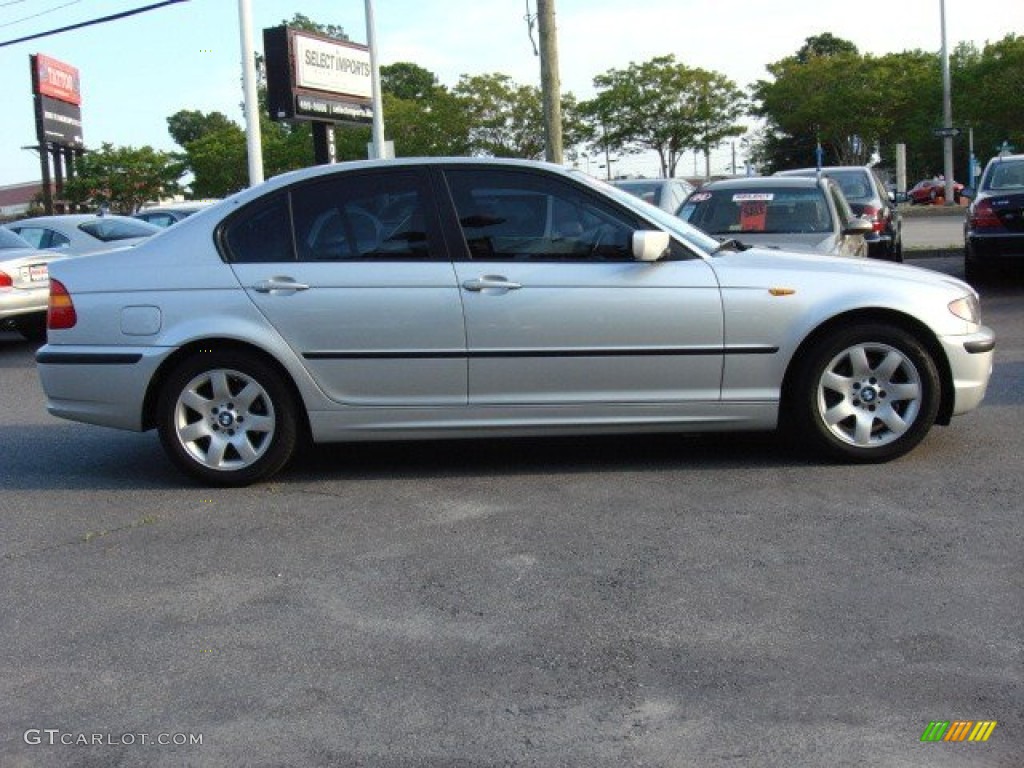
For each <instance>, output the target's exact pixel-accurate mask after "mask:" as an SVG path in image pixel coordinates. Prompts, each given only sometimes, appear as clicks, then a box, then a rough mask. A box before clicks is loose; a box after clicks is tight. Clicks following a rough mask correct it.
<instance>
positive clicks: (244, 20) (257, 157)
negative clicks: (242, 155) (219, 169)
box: [238, 0, 263, 186]
mask: <svg viewBox="0 0 1024 768" xmlns="http://www.w3.org/2000/svg"><path fill="white" fill-rule="evenodd" d="M238 29H239V35H240V37H241V48H242V91H243V93H244V98H245V145H246V152H247V154H248V157H249V186H255V185H256V184H259V183H260V182H262V181H263V142H262V141H261V137H260V116H259V103H258V101H257V99H256V61H255V59H254V58H253V46H252V8H251V6H250V2H249V0H238Z"/></svg>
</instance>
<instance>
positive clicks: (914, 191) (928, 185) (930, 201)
mask: <svg viewBox="0 0 1024 768" xmlns="http://www.w3.org/2000/svg"><path fill="white" fill-rule="evenodd" d="M963 188H964V185H963V184H961V183H960V182H958V181H954V182H953V202H955V203H959V202H960V192H961V191H962V190H963ZM945 196H946V182H945V180H944V179H924V180H923V181H919V182H917V184H915V185H914V186H913V187H911V188H910V189H909V190H907V199H908V200H909V201H910V202H911V203H913V204H914V205H935V201H936V200H937V199H939V198H945Z"/></svg>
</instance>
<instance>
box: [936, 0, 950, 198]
mask: <svg viewBox="0 0 1024 768" xmlns="http://www.w3.org/2000/svg"><path fill="white" fill-rule="evenodd" d="M939 15H940V17H941V19H942V129H943V134H942V168H943V173H944V175H945V177H946V189H945V199H946V205H953V100H952V96H951V86H950V78H949V50H948V49H947V48H946V0H939Z"/></svg>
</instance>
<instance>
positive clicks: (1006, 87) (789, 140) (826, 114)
mask: <svg viewBox="0 0 1024 768" xmlns="http://www.w3.org/2000/svg"><path fill="white" fill-rule="evenodd" d="M767 70H768V72H769V74H770V75H771V76H772V79H771V80H762V81H759V82H757V83H755V84H754V86H753V87H752V97H753V100H754V102H755V104H756V107H755V110H754V113H755V114H756V115H758V116H760V117H763V118H764V120H765V125H764V128H763V129H762V130H761V131H760V133H759V135H758V138H757V140H756V141H755V142H754V145H753V147H752V154H753V159H754V161H755V162H756V163H758V164H759V165H761V166H762V168H763V169H764V170H765V171H767V172H770V171H773V170H779V169H782V168H788V167H794V166H804V165H813V164H814V162H815V155H814V150H815V145H816V143H817V142H818V141H820V142H821V145H822V148H823V150H824V154H825V157H824V162H825V163H826V164H841V163H855V164H861V163H867V162H870V161H871V160H872V159H875V158H874V153H875V152H876V151H877V152H878V154H879V158H878V159H880V160H881V162H882V163H883V164H884V165H888V166H890V167H892V166H894V165H895V149H894V148H895V145H896V144H897V143H902V144H905V145H906V147H907V171H908V176H909V177H910V178H911V179H914V178H921V177H924V176H931V175H934V174H937V173H941V172H942V171H943V157H942V151H943V150H942V141H941V140H940V139H939V138H937V137H936V136H935V130H936V129H938V128H943V127H946V126H943V125H942V62H941V59H940V57H939V55H938V54H936V53H932V52H925V51H920V50H911V51H904V52H901V53H890V54H886V55H884V56H871V55H867V54H860V53H859V52H858V51H857V49H856V47H855V46H854V45H853V44H852V43H849V42H847V41H843V40H840V39H838V38H835V37H833V36H832V35H830V34H828V33H826V34H823V35H818V36H816V37H811V38H807V41H806V43H805V45H804V46H803V47H801V49H800V50H799V51H798V52H797V53H796V54H795V55H793V56H790V57H787V58H785V59H782V60H780V61H777V62H774V63H772V64H769V65H768V66H767ZM950 70H951V74H952V81H953V89H952V97H953V99H952V100H953V120H954V126H953V127H958V128H961V129H962V130H963V134H964V135H963V136H961V138H959V139H957V140H956V144H955V146H954V165H955V174H956V175H957V176H958V177H960V178H966V168H965V166H966V162H967V151H966V150H967V148H966V146H965V145H966V133H967V131H966V130H965V129H966V128H968V127H970V128H973V129H974V134H975V147H977V154H978V155H979V158H980V159H981V161H982V162H984V160H985V159H986V158H987V157H988V156H991V155H992V154H994V153H995V151H996V148H997V147H998V146H999V145H1000V143H1001V142H1002V141H1004V140H1006V141H1009V142H1010V143H1011V144H1015V145H1017V146H1020V145H1021V143H1024V101H1022V100H1021V99H1020V98H1019V94H1020V93H1021V89H1022V88H1024V38H1022V37H1019V36H1016V35H1008V36H1006V37H1005V38H1004V39H1003V40H1000V41H998V42H995V43H990V44H986V45H985V47H984V48H983V49H982V50H978V49H977V48H976V47H975V46H973V45H960V46H957V48H956V49H954V51H953V53H952V55H951V56H950Z"/></svg>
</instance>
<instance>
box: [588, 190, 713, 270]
mask: <svg viewBox="0 0 1024 768" xmlns="http://www.w3.org/2000/svg"><path fill="white" fill-rule="evenodd" d="M572 174H573V178H576V179H578V180H580V181H582V182H584V183H585V184H587V185H588V186H590V187H593V188H594V189H596V190H597V191H599V192H601V193H602V194H604V195H607V196H608V197H612V198H614V199H615V200H617V201H618V202H620V203H622V204H623V205H625V206H627V207H628V208H631V209H632V210H634V211H636V212H637V213H639V214H641V215H642V216H644V218H648V219H651V220H653V221H654V222H655V223H656V224H657V225H658V226H659V227H661V228H662V229H664V230H666V231H667V232H669V234H671V235H673V236H674V237H676V238H677V239H679V240H681V241H682V242H683V243H686V244H688V245H690V246H692V247H694V248H697V249H699V250H700V251H703V252H704V253H714V252H715V251H717V250H718V248H719V246H721V243H720V242H719V241H718V240H715V238H713V237H709V236H708V235H706V234H704V233H703V232H701V231H700V230H699V229H696V228H694V227H692V226H690V225H689V224H687V223H686V222H685V221H683V220H682V219H680V218H678V217H677V216H673V215H672V214H671V213H668V212H667V211H663V210H661V209H660V208H656V207H655V206H653V205H651V204H650V203H646V202H644V201H643V200H641V199H640V198H639V197H635V196H633V195H631V194H629V193H628V192H626V191H624V190H621V189H619V188H617V187H615V186H612V185H611V184H608V183H607V182H605V181H602V180H601V179H597V178H594V177H593V176H591V175H590V174H587V173H584V172H583V171H579V170H574V171H572Z"/></svg>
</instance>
